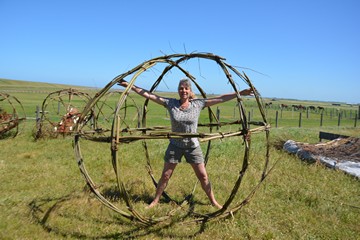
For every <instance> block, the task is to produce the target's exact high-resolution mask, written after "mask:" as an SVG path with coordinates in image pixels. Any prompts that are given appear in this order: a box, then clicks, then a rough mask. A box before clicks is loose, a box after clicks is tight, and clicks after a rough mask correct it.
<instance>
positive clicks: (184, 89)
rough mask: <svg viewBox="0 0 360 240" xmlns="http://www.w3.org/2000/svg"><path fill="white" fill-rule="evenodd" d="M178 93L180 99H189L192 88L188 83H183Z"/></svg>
mask: <svg viewBox="0 0 360 240" xmlns="http://www.w3.org/2000/svg"><path fill="white" fill-rule="evenodd" d="M178 93H179V96H180V99H188V98H189V97H190V93H191V88H190V87H189V86H188V85H187V84H185V83H181V84H180V85H179V89H178Z"/></svg>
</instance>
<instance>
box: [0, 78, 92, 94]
mask: <svg viewBox="0 0 360 240" xmlns="http://www.w3.org/2000/svg"><path fill="white" fill-rule="evenodd" d="M67 88H74V89H77V90H81V91H89V90H95V89H94V88H91V87H85V86H76V85H67V84H57V83H45V82H31V81H22V80H11V79H4V78H0V91H3V92H53V91H57V90H61V89H67Z"/></svg>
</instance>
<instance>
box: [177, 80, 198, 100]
mask: <svg viewBox="0 0 360 240" xmlns="http://www.w3.org/2000/svg"><path fill="white" fill-rule="evenodd" d="M181 85H185V86H187V87H188V88H190V96H189V98H190V99H195V98H196V95H195V93H194V92H193V90H192V87H191V81H190V79H188V78H184V79H181V80H180V81H179V85H178V90H179V88H180V86H181Z"/></svg>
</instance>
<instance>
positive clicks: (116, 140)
mask: <svg viewBox="0 0 360 240" xmlns="http://www.w3.org/2000/svg"><path fill="white" fill-rule="evenodd" d="M193 58H198V59H207V60H210V61H215V62H216V63H217V64H218V65H219V66H220V67H221V69H222V70H223V72H224V74H225V76H226V78H227V80H228V82H229V83H230V84H231V86H232V88H233V89H234V91H235V92H236V93H237V96H236V98H237V102H238V104H237V107H238V110H239V115H240V116H239V120H238V121H236V122H233V123H221V122H219V121H218V119H216V116H215V114H214V113H213V111H212V109H211V108H210V107H209V108H208V115H209V121H210V123H209V124H208V125H207V126H208V127H209V129H210V133H207V134H205V133H196V134H184V133H173V132H166V131H164V129H165V128H162V127H147V126H146V114H147V108H148V99H146V100H145V102H144V106H143V111H142V114H141V116H142V119H141V122H142V127H141V128H135V129H121V128H120V126H121V123H122V122H123V119H122V118H121V116H120V115H119V110H120V109H121V108H122V107H123V106H124V105H125V102H126V98H127V97H128V94H129V92H130V90H131V87H132V86H133V85H134V83H135V81H136V79H137V78H138V77H139V76H140V75H141V74H142V73H143V72H145V71H146V70H148V69H150V68H152V67H154V66H155V65H157V64H158V63H165V64H167V66H166V67H165V68H164V70H163V71H162V73H161V74H160V76H159V77H158V78H157V79H156V81H155V82H154V84H153V85H152V87H151V88H150V90H149V91H150V92H153V91H155V89H156V87H157V86H158V85H159V83H160V82H161V81H162V79H163V77H164V76H165V74H167V73H168V72H169V71H170V70H171V69H172V68H177V69H178V70H180V71H181V72H182V73H183V74H184V75H185V76H186V77H187V78H189V79H190V80H191V81H192V82H193V84H194V85H195V86H196V88H197V89H198V91H199V92H200V93H201V95H202V97H203V98H206V93H205V92H204V91H203V89H202V88H201V86H200V85H199V84H198V83H197V82H196V80H195V78H194V77H193V76H192V75H191V74H190V73H189V72H187V71H186V70H185V69H183V68H182V67H181V66H180V64H181V63H182V62H184V61H187V60H189V59H193ZM230 72H232V73H234V74H235V75H236V76H237V77H239V78H240V79H242V80H243V81H244V83H245V84H247V85H248V86H249V87H250V88H252V90H253V91H254V96H255V99H256V103H257V106H258V108H259V111H260V113H261V117H262V121H261V122H249V121H248V120H247V117H246V111H245V106H244V104H243V100H242V98H241V96H240V95H239V91H238V89H237V88H236V84H235V82H234V80H233V77H232V75H231V74H230ZM127 76H132V78H131V80H130V81H129V85H128V87H127V88H126V89H125V90H124V91H123V93H122V94H121V96H120V98H119V101H118V103H117V109H116V112H115V114H114V119H113V124H112V129H111V136H110V137H104V138H101V137H99V138H98V139H97V140H98V141H105V142H109V143H110V144H111V157H112V164H113V169H114V171H115V174H116V179H117V183H118V187H119V190H120V193H121V196H122V198H123V200H124V201H125V202H126V210H122V209H120V208H118V207H117V206H115V205H114V204H113V203H112V202H110V201H109V200H108V199H106V198H105V197H104V196H103V195H102V193H101V192H100V191H99V190H98V189H97V187H96V184H95V183H94V182H93V180H92V178H91V177H90V175H89V173H88V171H87V170H86V167H85V163H84V159H83V156H82V153H81V148H80V140H81V139H82V138H85V139H88V138H87V134H88V133H87V132H86V131H83V127H84V126H85V124H86V123H85V121H84V119H85V116H86V115H87V114H88V112H89V111H91V109H92V108H93V107H94V106H95V105H96V104H97V102H98V101H99V100H100V99H101V98H102V97H103V96H104V95H105V94H106V93H107V92H108V91H110V89H111V88H112V87H113V86H114V85H116V84H118V83H119V82H120V81H121V80H122V79H125V78H126V77H127ZM221 124H238V125H239V126H240V129H241V130H240V131H237V132H230V133H225V134H224V133H213V132H212V131H213V130H212V128H213V127H214V126H219V125H221ZM250 124H253V125H258V127H256V128H253V129H250V127H249V126H250ZM159 130H160V131H159ZM269 130H270V125H269V124H268V122H267V119H266V115H265V111H264V107H263V103H262V99H261V97H260V94H259V93H258V92H257V90H256V89H255V87H254V86H253V84H252V82H251V81H250V79H249V78H248V77H247V76H246V74H245V73H243V74H242V73H240V72H239V71H238V70H237V69H236V68H234V67H233V66H231V65H229V64H227V63H226V62H225V59H224V58H222V57H220V56H217V55H214V54H211V53H191V54H173V55H165V56H161V57H157V58H153V59H151V60H148V61H145V62H143V63H142V64H140V65H138V66H136V67H135V68H133V69H132V70H130V71H128V72H126V73H123V74H121V75H118V76H117V77H115V78H114V79H113V80H112V81H111V82H110V83H108V84H107V85H106V86H105V87H104V88H103V89H102V90H101V91H99V92H98V93H97V94H96V95H95V97H94V98H93V99H92V100H91V101H90V102H89V103H88V104H87V106H86V107H85V109H84V111H83V112H82V115H81V116H80V120H79V122H78V125H77V127H76V134H75V139H74V150H75V156H76V160H77V164H78V166H79V169H80V171H81V173H82V175H83V176H84V178H85V180H86V183H87V184H88V186H89V187H90V189H91V191H92V192H93V193H94V194H95V195H96V197H97V198H98V199H99V200H100V201H101V202H102V203H103V204H104V205H105V206H107V207H108V208H110V209H112V210H114V211H115V212H117V213H119V214H121V215H122V216H123V217H125V218H127V219H130V220H135V221H136V222H138V223H140V224H144V225H152V224H160V223H169V221H171V214H169V215H166V216H163V217H158V218H148V217H145V216H142V215H141V214H140V213H139V212H138V211H136V209H135V208H134V206H133V204H132V202H131V201H130V196H129V194H128V192H127V191H126V189H125V185H124V183H123V181H122V180H121V177H120V176H119V172H120V169H119V164H118V163H119V159H118V145H120V144H124V143H130V142H132V141H137V140H142V141H143V146H144V149H145V151H146V157H147V168H148V173H149V175H150V177H151V178H152V181H153V183H154V185H155V186H156V185H157V182H156V180H155V178H154V176H153V174H152V167H151V163H150V161H149V158H148V155H149V154H148V148H147V143H146V139H167V138H183V137H198V138H200V141H202V142H204V141H207V142H208V146H207V150H206V154H205V162H207V160H208V156H209V154H210V145H211V140H213V139H217V138H226V137H232V136H242V140H243V143H244V144H243V145H244V156H243V160H242V168H241V169H240V172H239V175H238V178H237V181H236V182H235V184H234V187H233V190H232V192H231V193H230V195H229V197H228V199H227V200H226V201H225V204H224V205H223V208H222V209H220V210H216V211H214V212H209V213H206V214H199V213H195V212H193V213H192V215H193V216H195V218H194V219H191V220H190V221H188V222H204V221H211V220H215V219H220V218H225V217H228V216H232V215H233V214H234V213H235V212H237V211H238V210H240V209H241V208H242V207H243V206H244V205H246V204H247V203H248V202H249V201H250V199H251V198H252V196H253V195H254V193H255V191H256V190H257V189H258V187H259V186H260V184H261V183H262V182H263V181H264V179H265V177H266V176H267V175H268V174H269V173H270V171H271V169H269ZM124 131H141V132H142V135H141V136H127V137H123V136H122V133H123V132H124ZM259 132H265V133H266V156H265V164H264V168H263V172H262V176H261V179H260V180H259V183H258V184H257V185H256V186H255V187H254V189H253V190H252V191H251V193H250V194H249V195H248V196H247V197H246V198H245V199H244V200H243V201H242V202H241V203H240V204H237V205H235V206H231V208H230V204H231V203H232V201H233V199H234V197H235V195H236V194H237V192H238V190H239V187H240V184H241V182H242V180H243V176H244V174H245V172H246V170H247V168H248V165H249V162H248V160H249V152H250V138H251V134H252V133H259ZM93 139H94V138H93ZM194 189H195V186H194ZM193 191H194V190H193ZM191 194H192V193H191ZM191 194H189V195H191ZM163 196H164V197H166V198H168V199H170V200H172V199H171V197H170V196H168V195H167V193H166V192H164V194H163ZM186 203H187V200H186V198H185V199H184V201H183V202H181V203H177V204H178V208H179V209H181V208H183V206H184V204H186Z"/></svg>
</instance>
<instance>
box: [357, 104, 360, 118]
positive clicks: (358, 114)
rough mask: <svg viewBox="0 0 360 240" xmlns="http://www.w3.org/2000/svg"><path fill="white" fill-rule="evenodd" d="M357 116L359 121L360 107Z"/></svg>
mask: <svg viewBox="0 0 360 240" xmlns="http://www.w3.org/2000/svg"><path fill="white" fill-rule="evenodd" d="M357 116H358V119H360V105H359V110H358V112H357Z"/></svg>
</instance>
